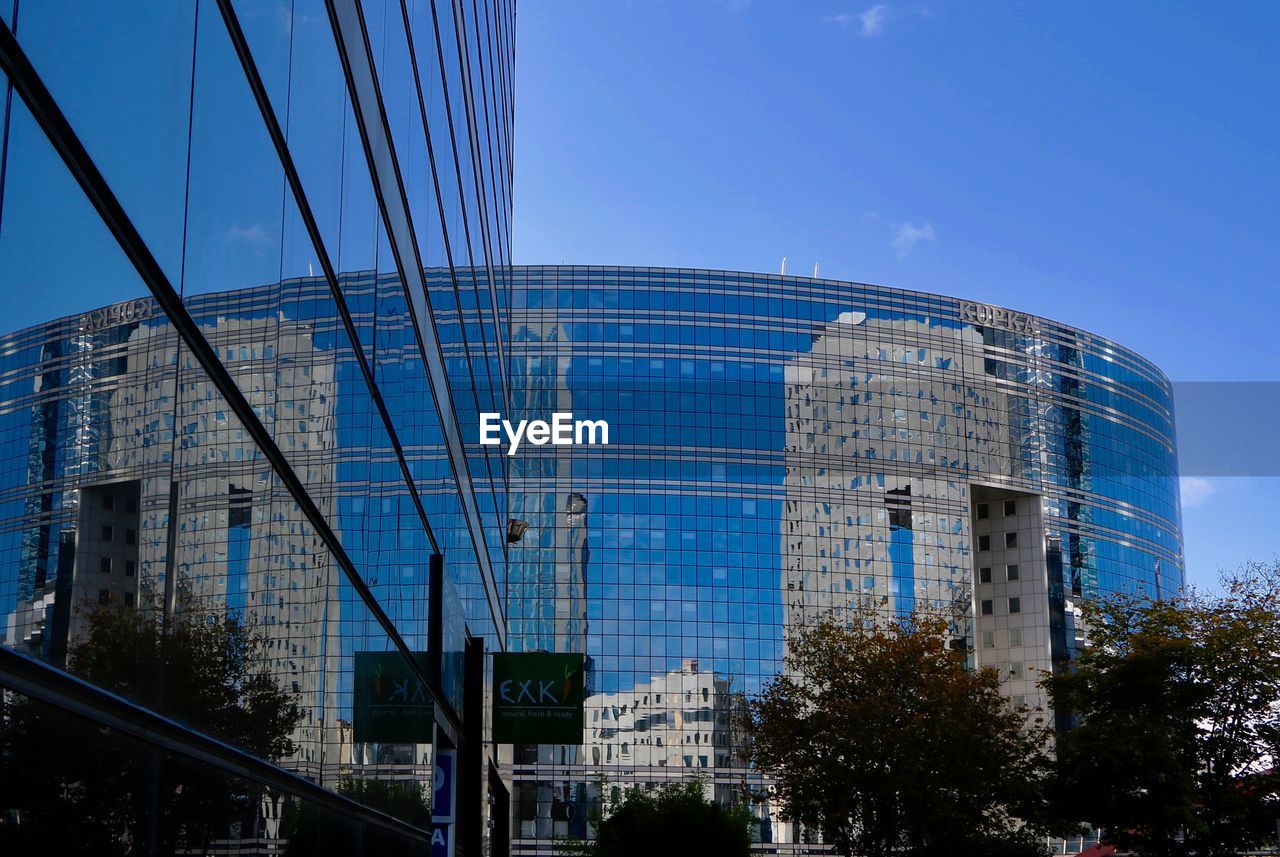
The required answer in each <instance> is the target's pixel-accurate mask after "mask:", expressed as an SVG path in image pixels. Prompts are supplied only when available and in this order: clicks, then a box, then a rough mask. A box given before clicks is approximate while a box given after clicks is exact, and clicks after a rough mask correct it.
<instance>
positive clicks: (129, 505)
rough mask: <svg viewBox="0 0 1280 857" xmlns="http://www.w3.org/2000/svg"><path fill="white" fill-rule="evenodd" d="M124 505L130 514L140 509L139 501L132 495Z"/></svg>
mask: <svg viewBox="0 0 1280 857" xmlns="http://www.w3.org/2000/svg"><path fill="white" fill-rule="evenodd" d="M124 507H125V508H126V509H127V510H128V511H129V514H133V513H134V512H136V511H138V501H137V500H135V499H133V498H132V497H130V498H129V499H128V500H126V501H125V503H124Z"/></svg>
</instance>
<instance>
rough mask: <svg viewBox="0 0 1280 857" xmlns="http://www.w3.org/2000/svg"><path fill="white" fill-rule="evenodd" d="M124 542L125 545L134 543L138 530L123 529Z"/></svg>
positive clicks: (136, 539) (136, 540)
mask: <svg viewBox="0 0 1280 857" xmlns="http://www.w3.org/2000/svg"><path fill="white" fill-rule="evenodd" d="M124 543H125V544H127V545H136V544H137V543H138V531H137V530H125V531H124Z"/></svg>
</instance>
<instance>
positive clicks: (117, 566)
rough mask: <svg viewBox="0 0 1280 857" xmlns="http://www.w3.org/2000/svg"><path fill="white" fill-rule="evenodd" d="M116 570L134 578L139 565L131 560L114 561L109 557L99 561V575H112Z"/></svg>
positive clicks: (101, 558)
mask: <svg viewBox="0 0 1280 857" xmlns="http://www.w3.org/2000/svg"><path fill="white" fill-rule="evenodd" d="M116 570H122V571H123V572H124V576H125V577H133V576H134V575H135V574H137V570H138V564H137V563H136V562H134V561H133V560H131V559H124V560H122V559H112V558H111V557H109V556H104V557H100V558H99V559H98V571H99V573H101V574H112V573H113V572H115V571H116Z"/></svg>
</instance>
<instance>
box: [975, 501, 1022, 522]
mask: <svg viewBox="0 0 1280 857" xmlns="http://www.w3.org/2000/svg"><path fill="white" fill-rule="evenodd" d="M1003 509H1004V516H1005V517H1006V518H1012V517H1014V516H1015V515H1017V514H1018V501H1017V500H1005V501H1004V505H1003ZM990 517H991V504H990V503H979V504H978V520H979V521H985V520H987V519H988V518H990Z"/></svg>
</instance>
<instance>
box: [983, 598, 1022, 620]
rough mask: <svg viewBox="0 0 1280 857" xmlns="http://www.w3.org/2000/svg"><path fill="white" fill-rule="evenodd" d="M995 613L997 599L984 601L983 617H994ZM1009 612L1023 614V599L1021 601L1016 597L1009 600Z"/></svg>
mask: <svg viewBox="0 0 1280 857" xmlns="http://www.w3.org/2000/svg"><path fill="white" fill-rule="evenodd" d="M995 612H996V602H995V599H992V598H984V599H983V600H982V615H983V616H994V615H995ZM1009 612H1010V613H1021V612H1022V599H1021V598H1018V597H1016V596H1015V597H1012V598H1010V599H1009Z"/></svg>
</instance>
